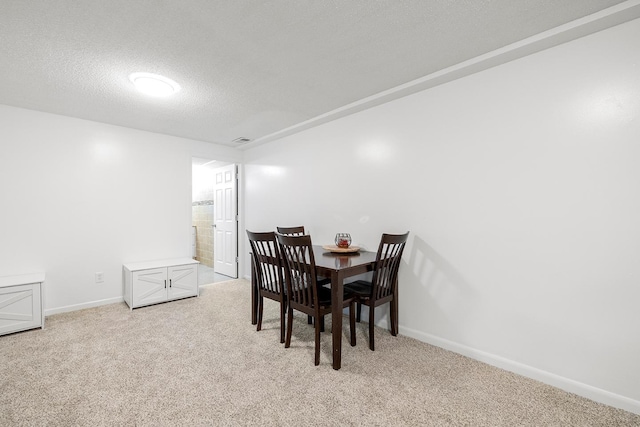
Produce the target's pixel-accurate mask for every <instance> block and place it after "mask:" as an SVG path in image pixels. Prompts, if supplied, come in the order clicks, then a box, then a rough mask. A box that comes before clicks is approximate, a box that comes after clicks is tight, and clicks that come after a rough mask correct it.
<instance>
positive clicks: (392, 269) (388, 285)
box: [371, 232, 409, 299]
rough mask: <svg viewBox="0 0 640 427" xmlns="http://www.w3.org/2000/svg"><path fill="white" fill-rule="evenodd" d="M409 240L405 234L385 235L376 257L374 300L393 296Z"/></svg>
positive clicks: (407, 234)
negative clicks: (403, 253) (405, 247)
mask: <svg viewBox="0 0 640 427" xmlns="http://www.w3.org/2000/svg"><path fill="white" fill-rule="evenodd" d="M408 238H409V232H407V233H405V234H383V235H382V238H381V239H380V246H378V254H377V255H376V267H375V269H374V271H373V279H372V281H371V283H372V284H373V294H372V298H374V299H381V298H384V297H388V296H390V295H393V293H394V291H395V287H396V285H397V283H398V270H399V269H400V261H401V260H402V252H403V251H404V246H405V244H406V243H407V239H408Z"/></svg>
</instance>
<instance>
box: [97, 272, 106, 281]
mask: <svg viewBox="0 0 640 427" xmlns="http://www.w3.org/2000/svg"><path fill="white" fill-rule="evenodd" d="M102 282H104V273H102V272H99V273H96V283H102Z"/></svg>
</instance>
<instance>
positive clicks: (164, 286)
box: [122, 258, 200, 310]
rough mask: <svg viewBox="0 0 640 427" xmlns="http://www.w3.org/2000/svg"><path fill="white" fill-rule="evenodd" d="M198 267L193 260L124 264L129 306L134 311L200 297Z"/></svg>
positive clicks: (123, 273) (126, 297)
mask: <svg viewBox="0 0 640 427" xmlns="http://www.w3.org/2000/svg"><path fill="white" fill-rule="evenodd" d="M198 264H200V263H199V262H198V261H196V260H194V259H191V258H176V259H166V260H159V261H145V262H132V263H127V264H124V265H123V266H122V275H123V283H124V300H125V302H126V303H127V304H128V305H129V307H130V308H131V309H132V310H133V309H134V308H136V307H142V306H145V305H150V304H157V303H160V302H165V301H172V300H176V299H180V298H187V297H197V296H198Z"/></svg>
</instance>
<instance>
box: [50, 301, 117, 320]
mask: <svg viewBox="0 0 640 427" xmlns="http://www.w3.org/2000/svg"><path fill="white" fill-rule="evenodd" d="M123 301H124V298H123V297H115V298H108V299H102V300H98V301H91V302H85V303H82V304H75V305H67V306H64V307H56V308H50V309H47V310H45V311H44V315H45V316H51V315H52V314H59V313H67V312H69V311H76V310H83V309H85V308H92V307H99V306H101V305H108V304H115V303H119V302H123Z"/></svg>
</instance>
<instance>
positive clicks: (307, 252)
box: [277, 234, 318, 307]
mask: <svg viewBox="0 0 640 427" xmlns="http://www.w3.org/2000/svg"><path fill="white" fill-rule="evenodd" d="M277 238H278V243H279V244H280V252H281V254H282V257H283V258H284V260H285V278H286V283H287V292H288V294H289V302H290V303H291V304H292V305H293V306H295V305H296V304H298V305H302V306H306V307H314V302H315V301H317V300H318V290H317V285H316V261H315V258H314V257H313V247H312V245H311V236H285V235H283V234H278V235H277Z"/></svg>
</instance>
